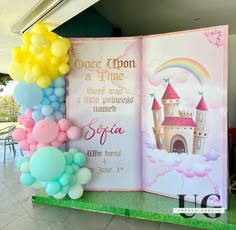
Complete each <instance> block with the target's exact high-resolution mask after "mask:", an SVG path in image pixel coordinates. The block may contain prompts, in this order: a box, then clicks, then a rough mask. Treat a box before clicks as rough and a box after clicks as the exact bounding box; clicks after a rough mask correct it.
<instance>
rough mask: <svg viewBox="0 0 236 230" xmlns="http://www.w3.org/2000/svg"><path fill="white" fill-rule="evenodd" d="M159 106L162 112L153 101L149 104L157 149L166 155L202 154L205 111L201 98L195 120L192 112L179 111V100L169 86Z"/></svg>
mask: <svg viewBox="0 0 236 230" xmlns="http://www.w3.org/2000/svg"><path fill="white" fill-rule="evenodd" d="M161 102H162V105H163V109H162V108H161V106H160V104H159V103H158V101H157V99H156V98H155V97H154V100H153V104H152V112H153V119H154V127H153V132H154V135H155V138H156V146H157V148H158V149H165V150H167V151H168V152H176V153H193V154H202V153H203V152H204V145H205V140H206V137H207V133H206V130H205V126H206V114H207V110H208V108H207V105H206V103H205V100H204V97H203V96H202V97H201V99H200V101H199V103H198V105H197V106H196V118H195V119H193V112H190V111H180V110H179V104H180V102H181V100H180V97H179V95H178V94H177V93H176V91H175V90H174V88H173V87H172V85H171V84H170V83H168V85H167V87H166V90H165V92H164V94H163V96H162V98H161ZM162 114H164V117H163V115H162ZM194 120H195V121H194Z"/></svg>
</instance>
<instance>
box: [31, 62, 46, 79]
mask: <svg viewBox="0 0 236 230" xmlns="http://www.w3.org/2000/svg"><path fill="white" fill-rule="evenodd" d="M32 74H33V75H34V76H35V77H38V76H42V75H43V74H44V68H43V66H42V65H40V64H39V63H36V64H35V65H34V66H33V68H32Z"/></svg>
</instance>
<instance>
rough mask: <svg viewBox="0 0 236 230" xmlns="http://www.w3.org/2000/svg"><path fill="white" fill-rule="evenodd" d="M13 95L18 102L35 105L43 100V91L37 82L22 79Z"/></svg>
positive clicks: (29, 105) (24, 104)
mask: <svg viewBox="0 0 236 230" xmlns="http://www.w3.org/2000/svg"><path fill="white" fill-rule="evenodd" d="M13 97H14V99H15V101H16V102H17V103H18V104H20V105H23V106H26V107H27V106H28V107H33V106H35V105H38V104H39V103H40V101H41V100H42V97H43V91H42V88H40V87H39V86H38V85H37V84H29V83H26V82H25V81H20V82H19V83H18V84H17V85H16V86H15V88H14V91H13Z"/></svg>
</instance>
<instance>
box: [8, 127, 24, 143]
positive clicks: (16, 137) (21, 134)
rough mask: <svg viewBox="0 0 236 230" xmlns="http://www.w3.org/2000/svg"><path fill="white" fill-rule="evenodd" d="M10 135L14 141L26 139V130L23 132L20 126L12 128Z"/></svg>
mask: <svg viewBox="0 0 236 230" xmlns="http://www.w3.org/2000/svg"><path fill="white" fill-rule="evenodd" d="M12 137H13V139H14V140H16V141H22V140H24V139H26V137H27V132H25V130H24V129H22V128H18V129H16V130H14V132H13V133H12Z"/></svg>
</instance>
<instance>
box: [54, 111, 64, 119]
mask: <svg viewBox="0 0 236 230" xmlns="http://www.w3.org/2000/svg"><path fill="white" fill-rule="evenodd" d="M53 116H54V117H55V119H56V121H59V120H61V119H62V118H64V114H63V113H62V112H60V111H56V112H54V113H53Z"/></svg>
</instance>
